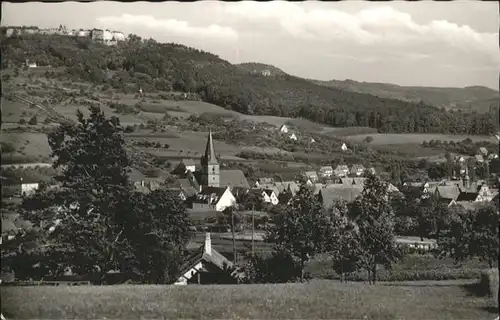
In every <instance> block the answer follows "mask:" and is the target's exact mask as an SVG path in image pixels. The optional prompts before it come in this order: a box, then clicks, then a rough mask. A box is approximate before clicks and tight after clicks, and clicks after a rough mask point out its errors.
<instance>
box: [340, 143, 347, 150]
mask: <svg viewBox="0 0 500 320" xmlns="http://www.w3.org/2000/svg"><path fill="white" fill-rule="evenodd" d="M347 150H349V148H347V145H346V144H345V143H342V146H341V147H340V151H344V152H345V151H347Z"/></svg>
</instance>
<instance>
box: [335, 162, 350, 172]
mask: <svg viewBox="0 0 500 320" xmlns="http://www.w3.org/2000/svg"><path fill="white" fill-rule="evenodd" d="M335 171H349V167H348V166H347V165H346V164H340V165H338V166H337V167H336V168H335Z"/></svg>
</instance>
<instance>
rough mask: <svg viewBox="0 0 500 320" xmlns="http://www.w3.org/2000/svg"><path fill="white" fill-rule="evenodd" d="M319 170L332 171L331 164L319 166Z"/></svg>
mask: <svg viewBox="0 0 500 320" xmlns="http://www.w3.org/2000/svg"><path fill="white" fill-rule="evenodd" d="M319 170H320V171H333V168H332V166H324V167H321V168H319Z"/></svg>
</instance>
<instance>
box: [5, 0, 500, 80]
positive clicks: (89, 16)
mask: <svg viewBox="0 0 500 320" xmlns="http://www.w3.org/2000/svg"><path fill="white" fill-rule="evenodd" d="M42 13H43V14H42ZM59 24H63V25H66V26H67V27H68V28H78V29H79V28H93V27H97V28H104V29H106V28H108V29H112V30H120V31H122V32H124V33H126V34H128V33H135V34H137V35H140V36H142V37H147V38H149V37H151V38H153V39H155V40H157V41H160V42H178V43H182V44H185V45H189V46H193V47H196V48H199V49H203V50H205V51H209V52H212V53H215V54H217V55H219V56H220V57H221V58H223V59H226V60H228V61H230V62H232V63H240V62H261V63H266V64H272V65H274V66H276V67H278V68H281V69H283V70H284V71H285V72H288V73H290V74H293V75H297V76H301V77H306V78H314V79H320V80H330V79H338V80H344V79H353V80H357V81H368V82H389V83H395V84H399V85H422V86H423V85H425V86H443V87H463V86H469V85H485V86H488V87H491V88H494V89H498V74H499V70H500V52H499V45H498V30H499V8H498V3H497V2H496V1H491V2H484V1H452V2H445V3H443V2H434V1H420V2H378V3H377V2H371V3H370V2H362V1H341V2H331V3H328V2H315V1H307V2H302V3H292V2H281V1H273V2H261V3H259V2H246V1H245V2H235V3H230V2H215V1H202V2H193V3H180V2H161V3H148V2H133V3H129V4H127V3H121V2H108V1H106V2H104V1H103V2H93V3H76V2H65V3H54V4H48V3H36V2H35V3H33V2H31V3H19V4H17V3H16V4H13V3H5V2H3V3H2V25H4V26H5V25H36V26H39V27H44V28H45V27H57V26H59Z"/></svg>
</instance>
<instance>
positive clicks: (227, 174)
mask: <svg viewBox="0 0 500 320" xmlns="http://www.w3.org/2000/svg"><path fill="white" fill-rule="evenodd" d="M220 185H221V186H229V187H241V188H246V189H250V184H249V183H248V180H247V178H246V177H245V174H244V173H243V171H241V170H221V171H220Z"/></svg>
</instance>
